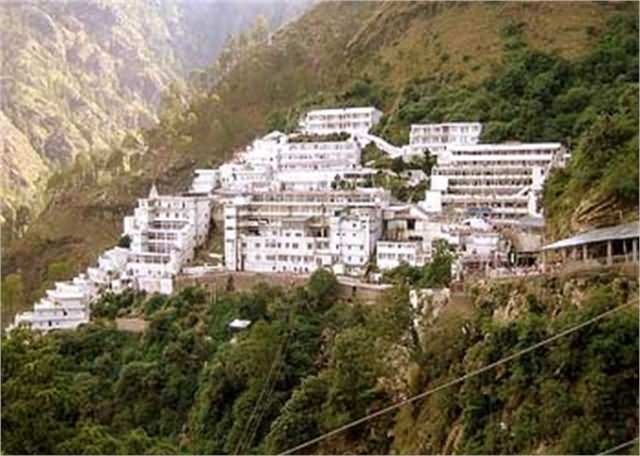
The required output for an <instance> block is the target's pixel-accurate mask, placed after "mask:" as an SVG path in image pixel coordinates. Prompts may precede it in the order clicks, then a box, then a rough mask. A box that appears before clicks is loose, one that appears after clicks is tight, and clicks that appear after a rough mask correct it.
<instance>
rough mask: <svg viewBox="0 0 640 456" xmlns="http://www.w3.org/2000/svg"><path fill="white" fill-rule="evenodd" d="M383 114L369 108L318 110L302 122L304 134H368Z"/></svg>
mask: <svg viewBox="0 0 640 456" xmlns="http://www.w3.org/2000/svg"><path fill="white" fill-rule="evenodd" d="M381 117H382V112H380V111H378V110H377V109H376V108H374V107H371V106H368V107H362V108H338V109H318V110H315V111H310V112H308V113H307V115H306V116H305V117H304V120H302V121H301V122H300V127H301V129H302V131H303V132H304V133H308V134H314V135H327V134H331V133H341V132H346V133H352V134H353V133H367V132H368V131H369V130H370V129H371V127H373V126H374V125H375V124H377V123H378V122H379V121H380V118H381Z"/></svg>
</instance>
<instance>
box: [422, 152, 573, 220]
mask: <svg viewBox="0 0 640 456" xmlns="http://www.w3.org/2000/svg"><path fill="white" fill-rule="evenodd" d="M567 159H568V153H567V151H566V149H565V148H564V147H563V146H562V145H561V144H560V143H532V144H478V145H475V146H460V145H452V146H449V147H448V148H447V150H446V151H445V152H444V153H443V154H441V155H440V156H439V157H438V163H437V165H436V166H435V167H434V169H433V170H432V176H431V189H430V190H429V191H427V193H426V195H425V200H424V202H423V203H422V207H423V208H424V209H425V210H426V211H427V212H431V213H442V212H444V213H453V214H457V215H460V216H462V217H468V216H480V217H485V218H487V219H489V220H491V221H492V222H494V223H498V224H515V223H517V222H518V220H519V219H521V218H522V217H525V216H527V215H534V216H539V215H540V214H541V207H540V203H539V201H538V199H539V195H540V192H541V190H542V185H543V183H544V180H545V179H546V177H547V175H548V174H549V172H550V170H551V169H552V168H553V167H554V166H564V165H565V163H566V161H567Z"/></svg>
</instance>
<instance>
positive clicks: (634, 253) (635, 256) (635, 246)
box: [631, 239, 638, 262]
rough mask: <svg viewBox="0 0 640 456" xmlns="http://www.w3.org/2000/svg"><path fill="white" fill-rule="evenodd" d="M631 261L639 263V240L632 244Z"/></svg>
mask: <svg viewBox="0 0 640 456" xmlns="http://www.w3.org/2000/svg"><path fill="white" fill-rule="evenodd" d="M631 259H632V260H633V261H634V262H636V261H638V240H637V239H634V240H633V242H632V243H631Z"/></svg>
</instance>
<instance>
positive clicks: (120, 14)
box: [0, 0, 306, 237]
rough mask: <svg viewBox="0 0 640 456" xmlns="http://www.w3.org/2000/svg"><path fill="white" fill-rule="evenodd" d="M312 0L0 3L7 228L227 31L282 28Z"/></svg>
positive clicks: (136, 118) (133, 120)
mask: <svg viewBox="0 0 640 456" xmlns="http://www.w3.org/2000/svg"><path fill="white" fill-rule="evenodd" d="M305 5H306V2H299V3H298V4H294V3H291V2H242V3H234V2H197V1H190V0H162V1H149V0H136V1H127V2H110V1H102V0H90V1H82V2H77V1H49V2H20V1H9V2H3V3H2V4H1V5H0V22H1V24H2V26H1V27H0V40H1V41H2V69H1V70H0V71H1V72H0V81H1V82H0V90H1V91H2V106H1V109H2V118H1V119H0V121H1V124H0V126H1V127H2V131H3V137H4V139H5V141H6V148H7V150H6V153H5V154H3V162H2V165H3V166H2V181H3V185H2V207H1V208H0V209H1V210H2V220H3V228H4V231H5V235H6V236H7V237H11V236H12V235H19V234H21V231H22V230H23V229H24V227H25V226H26V222H28V221H29V220H28V215H30V216H31V218H32V217H33V216H34V214H37V212H38V211H39V210H40V209H41V208H42V205H43V204H44V203H46V199H47V198H46V194H43V193H44V192H43V191H44V190H45V188H46V184H47V179H48V178H49V176H50V175H51V174H52V173H53V172H55V171H57V170H60V169H64V168H66V167H68V166H69V165H72V164H73V163H74V160H75V159H76V158H78V157H80V158H81V159H84V160H92V159H96V158H100V157H103V156H105V155H108V154H109V153H110V151H111V150H113V148H114V147H117V146H119V145H120V144H121V142H122V140H123V139H124V137H125V135H126V134H127V132H131V131H133V132H135V130H137V129H139V128H141V127H151V126H152V125H154V124H155V123H156V122H157V110H158V108H159V105H160V100H161V96H162V94H163V93H164V92H165V91H166V90H167V89H168V88H169V86H170V85H171V84H175V86H176V87H177V88H182V91H185V90H189V89H190V87H191V86H192V85H193V84H194V83H196V82H197V81H198V74H197V73H196V74H191V73H193V72H194V71H195V70H205V69H206V68H208V67H210V66H211V64H212V63H213V62H214V61H215V58H216V57H217V55H218V53H219V51H220V49H221V48H222V47H223V46H224V44H225V42H226V41H227V38H228V37H229V34H230V33H236V32H240V31H242V30H244V29H248V28H251V27H253V26H254V23H255V22H256V20H257V18H259V17H260V18H261V21H262V22H261V26H262V27H263V28H264V29H265V30H268V29H269V28H276V27H277V26H279V25H280V24H282V23H283V22H284V21H285V20H286V19H287V18H289V17H291V15H293V14H296V13H297V12H298V11H301V10H302V9H303V8H304V6H305Z"/></svg>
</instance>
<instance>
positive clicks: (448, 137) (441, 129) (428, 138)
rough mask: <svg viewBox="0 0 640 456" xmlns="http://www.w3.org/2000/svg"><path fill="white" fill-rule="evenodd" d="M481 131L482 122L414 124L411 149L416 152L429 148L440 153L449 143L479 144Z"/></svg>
mask: <svg viewBox="0 0 640 456" xmlns="http://www.w3.org/2000/svg"><path fill="white" fill-rule="evenodd" d="M481 133H482V124H481V123H479V122H449V123H440V124H414V125H411V131H410V133H409V149H410V151H411V152H412V153H414V154H418V153H422V152H424V151H426V150H429V151H430V152H431V153H432V154H434V155H440V154H441V153H443V152H444V151H445V150H446V149H447V147H448V146H449V145H453V144H457V145H475V144H478V142H479V140H480V134H481Z"/></svg>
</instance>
